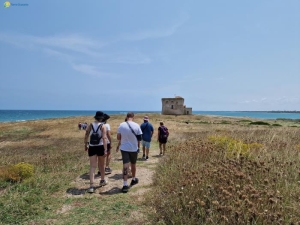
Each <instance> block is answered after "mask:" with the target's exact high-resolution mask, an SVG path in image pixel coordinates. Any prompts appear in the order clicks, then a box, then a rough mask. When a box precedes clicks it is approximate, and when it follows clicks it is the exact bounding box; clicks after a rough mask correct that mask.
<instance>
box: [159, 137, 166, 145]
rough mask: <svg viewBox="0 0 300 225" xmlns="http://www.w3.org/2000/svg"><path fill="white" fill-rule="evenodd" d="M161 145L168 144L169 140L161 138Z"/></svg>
mask: <svg viewBox="0 0 300 225" xmlns="http://www.w3.org/2000/svg"><path fill="white" fill-rule="evenodd" d="M158 141H159V143H161V144H166V143H167V142H168V138H164V137H159V140H158Z"/></svg>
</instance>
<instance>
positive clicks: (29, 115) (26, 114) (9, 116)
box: [0, 110, 300, 122]
mask: <svg viewBox="0 0 300 225" xmlns="http://www.w3.org/2000/svg"><path fill="white" fill-rule="evenodd" d="M104 112H105V113H107V114H109V115H122V114H123V115H126V114H127V111H125V110H120V111H109V110H107V111H105V110H104ZM133 112H134V113H138V114H147V113H158V114H160V113H161V111H133ZM193 114H196V115H211V116H224V117H240V118H255V119H274V120H276V119H300V112H297V113H296V112H294V113H287V112H276V111H275V112H262V111H193ZM94 115H95V110H90V111H89V110H0V122H19V121H27V120H42V119H53V118H66V117H76V116H91V117H93V116H94Z"/></svg>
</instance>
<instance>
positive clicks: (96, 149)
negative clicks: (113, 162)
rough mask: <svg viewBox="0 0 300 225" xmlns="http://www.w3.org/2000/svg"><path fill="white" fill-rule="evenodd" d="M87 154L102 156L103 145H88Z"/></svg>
mask: <svg viewBox="0 0 300 225" xmlns="http://www.w3.org/2000/svg"><path fill="white" fill-rule="evenodd" d="M88 154H89V156H93V155H97V156H104V146H103V145H98V146H89V151H88Z"/></svg>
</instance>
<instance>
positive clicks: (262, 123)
mask: <svg viewBox="0 0 300 225" xmlns="http://www.w3.org/2000/svg"><path fill="white" fill-rule="evenodd" d="M249 124H250V125H268V126H270V124H269V123H267V122H263V121H256V122H251V123H249Z"/></svg>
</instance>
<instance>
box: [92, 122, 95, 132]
mask: <svg viewBox="0 0 300 225" xmlns="http://www.w3.org/2000/svg"><path fill="white" fill-rule="evenodd" d="M91 127H92V130H93V132H94V133H95V130H94V125H93V124H92V123H91Z"/></svg>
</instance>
